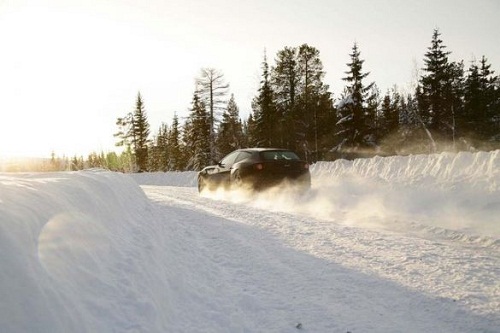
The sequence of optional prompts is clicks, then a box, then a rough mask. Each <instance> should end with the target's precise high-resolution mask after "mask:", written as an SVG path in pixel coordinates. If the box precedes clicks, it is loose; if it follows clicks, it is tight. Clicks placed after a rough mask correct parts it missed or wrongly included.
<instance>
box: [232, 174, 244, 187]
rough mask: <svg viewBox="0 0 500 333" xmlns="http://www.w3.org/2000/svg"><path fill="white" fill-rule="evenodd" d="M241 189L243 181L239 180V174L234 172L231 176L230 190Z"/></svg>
mask: <svg viewBox="0 0 500 333" xmlns="http://www.w3.org/2000/svg"><path fill="white" fill-rule="evenodd" d="M242 187H243V179H242V178H241V175H240V172H239V171H238V170H236V171H235V172H234V174H233V179H232V180H231V189H233V190H234V189H240V188H242Z"/></svg>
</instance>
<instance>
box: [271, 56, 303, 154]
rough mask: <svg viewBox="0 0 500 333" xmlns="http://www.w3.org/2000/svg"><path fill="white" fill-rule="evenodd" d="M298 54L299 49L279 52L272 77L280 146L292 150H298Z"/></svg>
mask: <svg viewBox="0 0 500 333" xmlns="http://www.w3.org/2000/svg"><path fill="white" fill-rule="evenodd" d="M296 54H297V49H296V48H292V47H285V48H284V49H283V50H280V51H278V53H277V59H276V65H275V66H274V67H273V68H272V75H271V83H272V87H273V90H274V93H275V98H276V99H275V102H276V109H277V117H278V119H279V122H278V126H279V133H280V137H279V139H278V140H279V146H281V147H283V148H289V149H292V150H296V149H295V148H296V142H295V133H296V131H295V117H294V113H295V107H296V102H297V101H296V98H297V90H298V84H299V72H298V67H297V57H296Z"/></svg>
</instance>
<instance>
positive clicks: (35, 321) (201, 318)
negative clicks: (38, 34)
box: [0, 151, 500, 333]
mask: <svg viewBox="0 0 500 333" xmlns="http://www.w3.org/2000/svg"><path fill="white" fill-rule="evenodd" d="M311 174H312V189H311V190H310V191H309V192H308V193H305V194H303V195H298V194H296V193H293V192H289V191H288V190H287V189H277V190H273V191H269V192H265V193H261V194H259V195H249V194H245V193H238V192H232V193H229V192H215V193H202V194H201V195H199V194H198V193H197V189H196V173H194V172H182V173H180V172H179V173H173V172H172V173H153V174H146V173H143V174H135V175H127V174H119V173H112V172H107V171H103V170H86V171H81V172H61V173H0V253H1V254H0V267H1V270H0V299H1V303H0V332H10V333H16V332H51V333H52V332H298V331H303V332H342V333H345V332H352V333H355V332H384V333H386V332H500V151H494V152H490V153H484V152H479V153H458V154H446V153H443V154H436V155H416V156H407V157H386V158H372V159H359V160H355V161H345V160H339V161H336V162H328V163H327V162H320V163H316V164H314V165H313V166H312V167H311Z"/></svg>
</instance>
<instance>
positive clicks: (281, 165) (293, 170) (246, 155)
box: [198, 148, 311, 192]
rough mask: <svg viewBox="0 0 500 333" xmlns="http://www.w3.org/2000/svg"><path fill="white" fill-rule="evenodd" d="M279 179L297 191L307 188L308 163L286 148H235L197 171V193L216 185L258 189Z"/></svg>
mask: <svg viewBox="0 0 500 333" xmlns="http://www.w3.org/2000/svg"><path fill="white" fill-rule="evenodd" d="M283 182H287V183H289V184H290V185H293V186H294V187H296V188H298V189H301V190H307V189H309V188H310V187H311V174H310V172H309V164H308V163H307V162H304V161H302V160H301V159H300V158H299V157H298V156H297V154H295V153H294V152H293V151H291V150H287V149H274V148H247V149H238V150H235V151H233V152H232V153H230V154H229V155H227V156H225V157H224V158H223V159H222V160H221V161H220V162H219V163H217V164H216V165H211V166H207V167H205V168H204V169H203V170H201V171H200V172H199V173H198V190H199V192H201V191H203V190H205V189H208V190H215V189H217V188H220V187H223V188H225V189H235V188H248V189H251V190H257V191H258V190H262V189H266V188H269V187H272V186H275V185H278V184H281V183H283Z"/></svg>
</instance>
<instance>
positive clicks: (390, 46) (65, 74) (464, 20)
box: [0, 0, 500, 157]
mask: <svg viewBox="0 0 500 333" xmlns="http://www.w3.org/2000/svg"><path fill="white" fill-rule="evenodd" d="M499 14H500V1H498V0H477V1H469V0H419V1H411V2H410V1H400V0H380V1H372V0H352V1H343V0H273V1H267V0H242V1H231V0H211V1H201V0H148V1H134V0H107V1H103V0H32V1H31V0H0V45H1V51H0V105H1V114H2V119H1V121H0V156H12V155H15V156H31V157H48V156H50V154H51V152H55V153H56V155H59V156H62V155H66V156H70V157H72V156H74V155H75V154H76V155H83V156H85V157H86V156H87V154H88V153H90V152H92V151H96V152H100V151H105V152H107V151H112V150H116V148H115V147H114V143H115V142H116V140H115V139H114V138H113V133H115V132H116V131H117V127H116V125H115V121H116V119H117V118H118V117H121V116H124V115H125V114H127V113H128V112H130V111H133V109H134V106H135V99H136V95H137V92H138V91H140V92H141V94H142V96H143V98H144V102H145V107H146V112H147V114H148V119H149V122H150V124H151V129H152V132H153V133H156V132H157V129H158V127H159V126H160V124H161V123H162V122H166V123H169V124H170V123H171V121H172V117H173V114H174V112H177V114H178V115H179V117H181V118H182V117H185V116H186V115H187V114H188V109H189V107H190V103H191V99H192V95H193V92H194V88H195V87H194V80H195V78H196V77H197V76H198V75H199V72H200V69H201V68H203V67H212V68H216V69H219V70H220V71H222V72H223V73H224V75H225V78H226V81H227V82H228V83H229V84H230V93H234V95H235V99H236V102H237V104H238V106H239V108H240V112H241V115H242V116H244V117H246V116H247V115H248V113H249V112H250V102H251V99H252V98H253V96H255V95H256V92H257V89H258V85H259V80H260V73H261V68H260V65H261V62H262V58H263V53H264V49H267V54H268V59H269V62H270V64H271V65H272V64H273V63H274V57H275V55H276V52H277V51H278V50H281V49H282V48H284V47H285V46H299V45H301V44H303V43H307V44H309V45H311V46H314V47H316V48H317V49H318V50H319V51H320V57H321V60H322V62H323V65H324V69H325V71H326V72H327V75H326V77H325V83H327V84H329V85H330V87H331V88H330V91H331V92H332V93H333V94H334V97H338V96H339V95H340V92H341V91H342V88H343V84H344V82H343V81H342V78H343V77H344V76H345V74H344V72H345V71H346V70H347V66H346V63H347V62H349V53H350V52H351V49H352V46H353V44H354V42H357V43H358V45H359V48H360V50H361V58H362V59H364V60H365V63H364V69H365V70H366V71H370V72H371V74H370V76H369V77H368V78H369V80H370V81H375V82H376V83H377V85H378V86H379V88H380V89H381V90H382V92H385V91H386V90H387V89H388V88H390V87H392V86H393V85H394V84H397V85H398V86H399V87H401V88H406V87H408V86H409V84H410V83H411V82H412V81H414V77H415V70H416V69H418V68H421V67H422V59H423V55H424V53H425V52H426V50H427V47H428V46H429V45H430V41H431V38H432V32H433V29H435V28H439V30H440V31H441V33H442V36H441V37H442V39H443V41H444V44H445V45H446V46H447V47H448V50H449V51H452V54H451V56H450V57H451V59H452V60H462V59H463V60H464V61H465V62H466V66H468V64H469V63H470V61H471V60H473V59H480V58H481V56H482V55H485V56H486V57H487V58H488V60H489V62H490V63H491V64H492V65H493V69H494V70H495V71H496V72H497V73H498V72H500V43H499V41H500V20H499V19H498V15H499Z"/></svg>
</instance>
